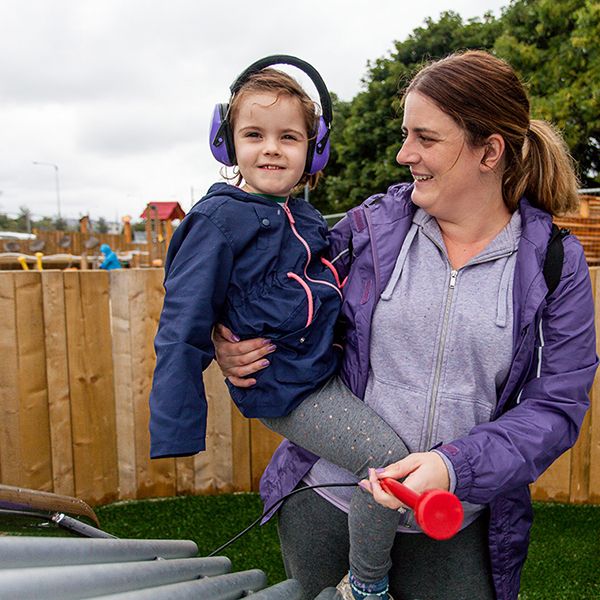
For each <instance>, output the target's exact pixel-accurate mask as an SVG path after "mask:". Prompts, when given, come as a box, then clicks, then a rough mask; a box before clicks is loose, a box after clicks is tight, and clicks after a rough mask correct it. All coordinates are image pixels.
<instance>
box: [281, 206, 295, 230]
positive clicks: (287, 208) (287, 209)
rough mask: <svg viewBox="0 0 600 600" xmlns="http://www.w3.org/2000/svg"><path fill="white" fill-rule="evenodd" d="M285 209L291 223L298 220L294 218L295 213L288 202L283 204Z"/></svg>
mask: <svg viewBox="0 0 600 600" xmlns="http://www.w3.org/2000/svg"><path fill="white" fill-rule="evenodd" d="M283 210H285V214H286V215H287V217H288V219H289V220H290V223H291V224H292V225H293V224H294V223H295V222H296V220H295V219H294V215H293V214H292V211H291V210H290V207H289V206H288V205H287V202H285V203H284V204H283Z"/></svg>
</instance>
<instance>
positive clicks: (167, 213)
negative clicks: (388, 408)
mask: <svg viewBox="0 0 600 600" xmlns="http://www.w3.org/2000/svg"><path fill="white" fill-rule="evenodd" d="M140 216H141V218H142V219H144V220H145V221H146V239H147V240H148V247H149V249H150V259H151V264H162V262H163V260H164V257H165V255H166V250H167V248H168V246H169V242H170V241H171V237H172V236H173V225H172V222H173V221H174V220H176V219H179V220H181V219H183V217H185V211H184V210H183V208H181V204H179V202H148V204H147V205H146V208H145V209H144V212H143V213H142V214H141V215H140Z"/></svg>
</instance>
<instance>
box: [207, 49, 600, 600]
mask: <svg viewBox="0 0 600 600" xmlns="http://www.w3.org/2000/svg"><path fill="white" fill-rule="evenodd" d="M403 131H404V133H405V136H406V139H405V141H404V144H403V146H402V148H401V150H400V152H399V153H398V157H397V161H398V162H399V163H400V164H405V165H408V166H409V167H410V170H411V174H412V176H413V179H414V183H413V184H412V185H403V184H400V185H396V186H392V187H391V188H390V189H389V190H388V191H387V193H386V194H378V195H375V196H372V197H371V198H369V199H368V200H366V201H365V202H364V203H363V204H362V205H361V206H359V207H357V208H355V209H352V210H351V211H349V213H348V215H347V216H346V218H345V219H344V220H343V221H341V222H340V223H339V224H338V226H336V228H334V230H333V231H332V233H331V240H332V247H333V253H332V254H333V256H337V255H338V254H340V253H341V254H342V255H343V256H342V258H341V259H340V260H339V261H338V263H336V264H338V265H339V263H343V266H344V267H345V269H346V271H347V273H348V275H349V277H348V283H347V284H346V287H345V293H344V304H343V307H342V320H343V324H344V325H345V340H344V344H345V345H344V362H343V365H342V371H341V377H342V379H343V381H344V383H345V384H346V385H347V386H348V387H349V388H350V389H351V390H352V392H354V394H356V395H357V396H358V397H360V398H362V399H364V401H365V403H366V404H368V405H369V406H370V407H371V408H373V409H374V410H375V412H377V413H378V414H379V415H380V416H382V417H383V418H384V419H385V420H386V421H387V422H388V423H389V424H390V425H391V426H392V427H393V428H394V429H395V430H396V432H397V433H398V434H399V436H400V437H401V438H402V439H403V440H404V442H405V443H406V445H407V446H408V448H409V450H410V451H411V452H412V454H410V455H409V456H408V457H407V458H405V459H403V460H401V461H400V462H398V463H396V464H395V465H393V466H391V467H388V468H387V469H386V470H385V471H384V472H383V473H379V474H375V473H371V476H370V480H369V483H368V484H367V483H366V482H364V483H363V485H366V486H367V487H370V489H371V490H372V492H373V494H374V497H375V499H376V500H377V501H378V502H380V503H381V504H383V505H385V506H388V507H389V508H398V507H399V506H400V503H399V502H397V501H396V500H395V499H393V498H392V497H390V496H389V495H387V494H385V492H383V490H381V487H380V486H379V485H378V482H377V479H378V477H380V476H393V477H396V478H401V477H406V480H405V483H406V485H408V486H409V487H411V488H412V489H414V490H415V491H416V492H418V493H421V492H423V491H425V490H428V489H432V488H442V489H449V490H451V491H454V492H455V493H456V494H457V495H458V497H459V498H460V500H461V501H462V502H463V507H464V508H465V515H466V517H465V523H464V526H463V529H462V530H461V531H460V532H459V533H458V534H457V535H456V536H455V537H454V538H453V539H452V540H450V541H447V542H435V541H433V540H430V539H427V538H426V537H425V536H424V535H423V534H421V533H414V529H415V524H414V521H413V520H412V518H411V514H410V512H407V513H406V515H407V516H406V517H405V519H404V523H403V525H402V526H401V527H400V531H399V533H398V534H397V535H396V542H395V544H394V548H393V551H392V560H393V567H392V571H391V572H390V591H391V594H392V595H393V596H395V597H396V599H397V600H398V599H399V598H428V599H434V598H444V599H448V598H452V599H458V598H469V599H475V598H482V599H492V598H497V599H498V600H514V599H516V598H517V594H518V590H519V578H520V573H521V569H522V566H523V563H524V561H525V557H526V554H527V546H528V537H529V529H530V526H531V522H532V511H531V503H530V497H529V491H528V484H529V483H531V482H533V481H535V480H536V479H537V478H538V477H539V476H540V474H541V473H543V471H544V470H545V469H546V468H547V467H548V466H549V465H550V464H551V463H552V462H553V461H554V460H555V459H556V458H557V457H558V456H559V455H560V454H562V453H563V452H564V451H565V450H567V449H568V448H570V447H571V446H572V445H573V444H574V443H575V440H576V438H577V435H578V431H579V427H580V426H581V422H582V420H583V417H584V415H585V412H586V410H587V407H588V405H589V399H588V391H589V389H590V387H591V385H592V381H593V378H594V373H595V371H596V367H597V358H596V354H595V334H594V324H593V319H594V315H593V302H592V294H591V286H590V281H589V275H588V269H587V265H586V263H585V258H584V255H583V251H582V249H581V246H580V244H579V243H578V241H577V240H576V239H575V238H574V237H573V236H567V237H566V238H564V240H563V247H564V261H563V266H562V274H561V279H560V282H559V284H558V286H557V288H556V290H555V291H554V292H553V293H552V294H551V295H549V296H548V297H546V295H547V292H548V289H547V286H546V283H545V279H544V276H543V273H542V270H543V264H544V258H545V254H546V249H547V246H548V240H549V237H550V233H551V222H552V215H553V214H559V213H562V212H567V211H569V210H573V209H574V208H575V207H576V206H577V195H576V194H577V189H576V186H577V182H576V177H575V174H574V172H573V167H572V164H571V160H570V157H569V155H568V152H567V151H566V148H565V146H564V143H563V142H562V140H561V139H560V136H559V135H558V134H557V133H556V132H555V131H554V130H553V129H552V128H551V127H550V126H549V125H548V124H547V123H544V122H541V121H536V120H530V116H529V101H528V98H527V95H526V93H525V90H524V88H523V86H522V84H521V82H520V81H519V79H518V78H517V76H516V75H515V73H514V71H513V70H512V69H511V68H510V66H509V65H507V64H506V63H505V62H503V61H501V60H499V59H497V58H495V57H493V56H491V55H490V54H487V53H485V52H465V53H462V54H454V55H452V56H449V57H447V58H445V59H442V60H440V61H437V62H435V63H432V64H431V65H429V66H427V67H425V68H424V69H423V70H421V71H420V72H419V73H418V74H417V75H416V76H415V78H414V79H413V81H412V82H411V83H410V85H409V87H408V88H407V90H406V93H405V95H404V121H403ZM348 248H350V249H351V252H347V250H348ZM340 266H341V265H340ZM338 269H339V267H338ZM341 270H342V271H343V270H344V269H343V268H342V269H341ZM221 332H222V334H224V335H225V336H230V332H227V331H224V330H221ZM229 339H234V338H231V337H230V338H229ZM216 341H217V353H218V357H219V362H220V364H221V367H222V369H223V370H224V373H225V374H226V375H227V376H229V379H230V381H232V383H234V384H235V385H241V386H246V385H252V379H247V378H245V376H247V375H248V374H250V373H252V372H255V371H256V370H257V368H258V367H260V366H261V365H264V361H266V359H265V358H264V356H265V355H266V354H267V346H261V345H260V344H261V343H262V340H254V341H245V342H240V343H238V344H233V343H229V342H226V341H224V339H223V338H220V339H219V337H217V340H216ZM389 398H392V399H393V401H390V400H389ZM334 481H339V482H346V481H352V478H351V477H350V475H349V474H348V473H347V472H344V471H342V470H340V469H338V468H336V467H334V466H333V465H332V464H331V463H327V462H326V461H323V460H317V457H314V456H312V455H309V454H307V453H306V452H305V451H303V450H302V449H301V448H299V447H297V446H293V445H292V444H290V443H288V442H284V443H283V444H282V445H281V446H280V447H279V448H278V449H277V451H276V452H275V454H274V456H273V459H272V460H271V463H270V465H269V466H268V467H267V470H266V471H265V474H264V475H263V478H262V481H261V494H262V496H263V499H264V500H265V505H266V506H271V505H272V504H273V502H275V501H276V500H277V499H278V498H280V497H281V496H282V495H283V494H285V493H287V492H289V491H291V490H292V489H294V488H295V487H297V486H299V485H300V486H301V485H306V484H309V485H312V484H321V483H328V482H334ZM340 489H341V490H344V488H331V489H319V490H317V491H310V492H306V493H304V494H297V495H295V496H294V497H292V498H291V499H290V500H288V501H287V502H286V503H285V504H284V506H283V508H282V509H281V510H280V511H279V530H280V538H281V544H282V552H283V555H284V562H285V564H286V568H287V570H288V574H289V575H290V576H292V577H296V578H297V579H299V580H300V582H301V583H302V584H303V586H304V588H305V591H306V598H313V597H314V596H315V595H316V593H318V590H319V589H321V588H323V587H326V586H329V585H335V583H336V582H337V581H338V580H339V578H340V577H341V576H342V575H343V574H344V572H345V571H346V569H347V557H346V554H345V553H346V552H347V537H348V529H347V523H346V519H345V513H344V511H345V510H347V496H346V495H345V492H344V491H339V490H340ZM345 593H346V591H345V590H342V591H341V594H342V595H343V594H345ZM343 597H349V596H343Z"/></svg>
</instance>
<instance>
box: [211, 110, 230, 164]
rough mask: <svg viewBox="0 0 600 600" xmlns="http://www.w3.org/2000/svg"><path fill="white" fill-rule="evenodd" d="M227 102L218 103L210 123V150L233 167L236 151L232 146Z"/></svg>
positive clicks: (222, 161) (224, 162)
mask: <svg viewBox="0 0 600 600" xmlns="http://www.w3.org/2000/svg"><path fill="white" fill-rule="evenodd" d="M227 108H228V106H227V104H217V105H216V106H215V110H214V111H213V116H212V121H211V124H210V138H209V142H210V151H211V152H212V154H213V156H214V157H215V158H216V159H217V160H218V161H219V162H220V163H223V164H224V165H226V166H227V167H231V166H233V165H234V164H235V152H232V148H230V134H229V124H228V122H227Z"/></svg>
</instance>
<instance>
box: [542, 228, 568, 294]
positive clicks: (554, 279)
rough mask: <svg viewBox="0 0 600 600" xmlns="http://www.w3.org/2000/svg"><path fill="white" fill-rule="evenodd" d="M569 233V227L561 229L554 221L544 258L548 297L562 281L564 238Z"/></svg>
mask: <svg viewBox="0 0 600 600" xmlns="http://www.w3.org/2000/svg"><path fill="white" fill-rule="evenodd" d="M569 233H570V231H569V230H568V229H559V228H558V227H557V226H556V225H555V224H554V223H552V232H551V233H550V239H549V240H548V249H547V250H546V259H545V260H544V279H545V281H546V287H547V288H548V293H547V294H546V298H548V297H549V296H550V295H551V294H552V292H554V290H555V289H556V286H557V285H558V283H559V281H560V277H561V275H562V268H563V260H564V257H565V250H564V248H563V238H564V237H566V236H567V235H569Z"/></svg>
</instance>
